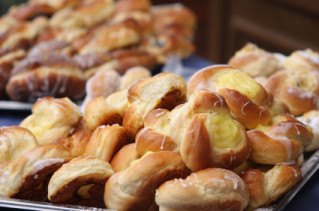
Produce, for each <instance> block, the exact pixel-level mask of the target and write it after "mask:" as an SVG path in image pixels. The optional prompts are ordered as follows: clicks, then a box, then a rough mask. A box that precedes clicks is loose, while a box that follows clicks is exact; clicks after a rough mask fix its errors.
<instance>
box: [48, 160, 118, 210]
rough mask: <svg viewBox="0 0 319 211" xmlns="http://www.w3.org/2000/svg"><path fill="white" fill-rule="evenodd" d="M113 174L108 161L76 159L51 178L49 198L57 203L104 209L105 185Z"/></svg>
mask: <svg viewBox="0 0 319 211" xmlns="http://www.w3.org/2000/svg"><path fill="white" fill-rule="evenodd" d="M112 174H113V170H112V168H111V165H110V164H109V163H107V162H106V161H103V160H101V159H98V158H95V157H92V156H88V157H85V156H82V157H77V158H74V159H73V160H71V161H70V162H69V163H66V164H64V165H63V166H62V167H61V168H60V169H59V170H57V171H56V172H55V173H54V174H53V176H52V177H51V179H50V182H49V185H48V198H49V200H50V201H51V202H55V203H68V204H76V205H84V206H94V207H102V208H103V207H104V203H103V193H104V185H105V182H106V181H107V179H108V178H109V177H110V176H111V175H112Z"/></svg>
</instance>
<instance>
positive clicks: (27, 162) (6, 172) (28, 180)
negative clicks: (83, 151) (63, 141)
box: [0, 145, 71, 201]
mask: <svg viewBox="0 0 319 211" xmlns="http://www.w3.org/2000/svg"><path fill="white" fill-rule="evenodd" d="M70 159H71V155H70V152H69V151H68V150H67V149H66V148H64V147H62V146H59V145H44V146H38V147H36V148H34V149H31V150H30V151H28V152H26V153H25V154H23V155H22V156H20V157H19V158H18V159H16V160H14V161H12V162H10V163H9V164H7V165H5V166H4V168H2V169H1V172H0V195H1V196H6V197H11V198H19V199H28V200H35V201H45V200H47V184H48V182H49V179H50V177H51V176H52V174H53V173H54V172H55V171H56V170H57V169H58V168H60V167H61V166H62V164H63V163H65V162H68V161H69V160H70Z"/></svg>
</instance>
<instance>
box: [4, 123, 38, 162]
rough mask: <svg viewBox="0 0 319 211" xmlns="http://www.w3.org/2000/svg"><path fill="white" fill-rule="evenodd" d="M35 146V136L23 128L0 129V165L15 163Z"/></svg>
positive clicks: (36, 144)
mask: <svg viewBox="0 0 319 211" xmlns="http://www.w3.org/2000/svg"><path fill="white" fill-rule="evenodd" d="M37 146H38V143H37V140H36V138H35V136H34V135H33V134H32V133H31V132H30V131H29V130H27V129H25V128H22V127H17V126H11V127H1V128H0V164H4V163H7V162H10V161H15V160H17V159H19V158H20V157H21V156H22V155H23V154H24V153H26V152H27V151H29V150H31V149H33V148H35V147H37Z"/></svg>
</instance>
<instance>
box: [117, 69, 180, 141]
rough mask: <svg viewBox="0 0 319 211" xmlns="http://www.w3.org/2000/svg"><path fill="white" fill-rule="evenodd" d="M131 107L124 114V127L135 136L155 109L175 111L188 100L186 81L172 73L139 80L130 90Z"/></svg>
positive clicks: (129, 100)
mask: <svg viewBox="0 0 319 211" xmlns="http://www.w3.org/2000/svg"><path fill="white" fill-rule="evenodd" d="M127 98H128V102H129V106H128V108H127V110H126V112H125V114H124V118H123V126H124V127H126V128H128V129H129V130H130V131H131V133H132V134H133V135H135V134H136V133H137V132H138V130H139V129H141V128H142V127H143V126H144V122H143V120H144V117H145V116H146V115H147V114H148V113H149V112H150V111H152V110H153V109H156V108H166V109H169V110H171V109H173V108H174V107H175V106H177V105H179V104H181V103H183V102H184V101H185V99H186V83H185V80H184V79H183V78H182V77H181V76H178V75H175V74H172V73H161V74H158V75H156V76H154V77H152V78H147V79H143V80H139V81H138V82H136V83H135V84H134V85H132V86H131V87H130V88H129V90H128V96H127Z"/></svg>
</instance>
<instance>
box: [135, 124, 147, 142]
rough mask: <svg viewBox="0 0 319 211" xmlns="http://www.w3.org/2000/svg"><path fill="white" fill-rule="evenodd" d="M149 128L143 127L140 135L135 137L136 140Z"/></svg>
mask: <svg viewBox="0 0 319 211" xmlns="http://www.w3.org/2000/svg"><path fill="white" fill-rule="evenodd" d="M147 129H148V128H147V127H145V128H143V129H141V130H140V131H139V133H138V135H137V136H136V137H135V141H137V140H138V139H139V138H140V136H141V135H142V134H143V133H144V132H145V131H146V130H147Z"/></svg>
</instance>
